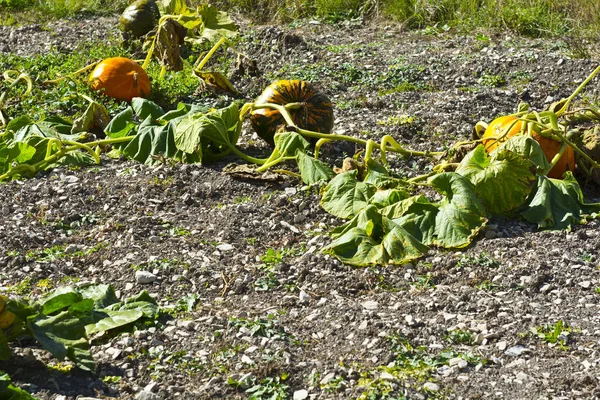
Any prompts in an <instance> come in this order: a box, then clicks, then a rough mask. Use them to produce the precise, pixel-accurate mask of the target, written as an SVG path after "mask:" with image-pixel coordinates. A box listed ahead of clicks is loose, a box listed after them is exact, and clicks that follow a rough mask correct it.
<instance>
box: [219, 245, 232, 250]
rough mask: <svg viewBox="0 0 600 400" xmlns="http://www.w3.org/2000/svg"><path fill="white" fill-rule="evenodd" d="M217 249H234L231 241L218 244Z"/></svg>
mask: <svg viewBox="0 0 600 400" xmlns="http://www.w3.org/2000/svg"><path fill="white" fill-rule="evenodd" d="M217 249H218V250H219V251H231V250H233V246H232V245H230V244H229V243H222V244H220V245H218V246H217Z"/></svg>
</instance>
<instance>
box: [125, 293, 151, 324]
mask: <svg viewBox="0 0 600 400" xmlns="http://www.w3.org/2000/svg"><path fill="white" fill-rule="evenodd" d="M119 310H121V311H122V310H139V311H141V312H142V314H143V316H144V317H146V318H156V316H157V315H158V303H157V302H156V300H154V298H153V297H152V296H150V293H148V292H147V291H145V290H142V291H141V292H140V293H138V294H137V295H135V296H131V297H128V298H127V299H125V301H124V302H123V304H122V305H121V306H120V307H119Z"/></svg>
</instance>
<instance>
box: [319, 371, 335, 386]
mask: <svg viewBox="0 0 600 400" xmlns="http://www.w3.org/2000/svg"><path fill="white" fill-rule="evenodd" d="M333 378H335V372H330V373H328V374H327V375H325V376H324V377H323V379H321V382H320V383H321V385H327V384H328V383H329V382H330V381H331V380H333Z"/></svg>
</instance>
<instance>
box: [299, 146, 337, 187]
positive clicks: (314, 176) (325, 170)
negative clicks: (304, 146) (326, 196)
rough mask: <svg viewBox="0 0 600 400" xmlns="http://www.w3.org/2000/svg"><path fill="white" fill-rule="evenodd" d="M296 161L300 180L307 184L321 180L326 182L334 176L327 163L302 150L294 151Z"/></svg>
mask: <svg viewBox="0 0 600 400" xmlns="http://www.w3.org/2000/svg"><path fill="white" fill-rule="evenodd" d="M296 161H297V162H298V169H299V170H300V176H301V177H302V182H304V183H306V184H307V185H312V184H313V183H317V182H321V181H325V182H327V181H329V180H330V179H331V178H333V177H334V176H335V173H334V172H333V170H332V169H331V168H330V167H329V166H328V165H327V164H325V163H324V162H323V161H321V160H318V159H316V158H314V157H311V156H309V155H307V154H306V153H304V152H302V151H298V152H296Z"/></svg>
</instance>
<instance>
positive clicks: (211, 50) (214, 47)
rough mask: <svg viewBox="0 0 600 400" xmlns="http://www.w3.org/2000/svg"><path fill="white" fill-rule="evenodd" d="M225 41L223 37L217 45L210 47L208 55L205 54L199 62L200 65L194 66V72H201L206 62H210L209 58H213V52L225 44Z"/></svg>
mask: <svg viewBox="0 0 600 400" xmlns="http://www.w3.org/2000/svg"><path fill="white" fill-rule="evenodd" d="M225 40H227V39H225V38H224V37H222V38H221V39H219V41H218V42H217V43H215V45H214V46H213V47H212V49H210V50H209V51H208V53H206V55H205V56H204V58H203V59H202V61H200V63H198V64H197V65H196V66H194V71H202V69H203V68H204V66H205V65H206V63H207V62H208V60H210V58H211V57H212V56H213V54H215V52H216V51H217V50H218V49H219V47H220V46H221V45H222V44H223V43H225Z"/></svg>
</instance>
